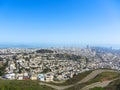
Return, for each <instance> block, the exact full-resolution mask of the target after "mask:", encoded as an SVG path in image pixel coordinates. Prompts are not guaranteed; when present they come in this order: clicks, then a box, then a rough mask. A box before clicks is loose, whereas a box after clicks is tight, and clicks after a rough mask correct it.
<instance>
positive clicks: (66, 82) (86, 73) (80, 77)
mask: <svg viewBox="0 0 120 90" xmlns="http://www.w3.org/2000/svg"><path fill="white" fill-rule="evenodd" d="M91 72H92V71H86V72H83V73H80V74H78V75H76V76H74V77H73V78H71V79H68V80H66V81H65V82H63V83H53V82H50V83H49V84H52V85H57V86H63V85H64V86H65V85H70V84H75V83H77V82H79V81H81V80H82V79H83V78H84V77H86V76H87V75H89V74H90V73H91Z"/></svg>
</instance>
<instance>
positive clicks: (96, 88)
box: [90, 87, 105, 90]
mask: <svg viewBox="0 0 120 90" xmlns="http://www.w3.org/2000/svg"><path fill="white" fill-rule="evenodd" d="M90 90H105V89H104V88H102V87H94V88H92V89H90Z"/></svg>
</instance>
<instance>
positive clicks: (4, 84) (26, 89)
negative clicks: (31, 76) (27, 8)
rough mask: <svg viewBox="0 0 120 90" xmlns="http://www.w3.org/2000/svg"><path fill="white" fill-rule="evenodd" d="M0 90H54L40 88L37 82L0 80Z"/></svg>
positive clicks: (45, 87)
mask: <svg viewBox="0 0 120 90" xmlns="http://www.w3.org/2000/svg"><path fill="white" fill-rule="evenodd" d="M0 90H54V89H52V88H50V87H47V86H40V85H39V82H38V81H31V80H26V81H25V80H22V81H19V80H0Z"/></svg>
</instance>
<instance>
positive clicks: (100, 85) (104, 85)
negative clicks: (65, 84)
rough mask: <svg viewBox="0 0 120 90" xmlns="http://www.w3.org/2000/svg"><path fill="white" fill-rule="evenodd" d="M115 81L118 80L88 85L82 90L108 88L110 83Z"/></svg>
mask: <svg viewBox="0 0 120 90" xmlns="http://www.w3.org/2000/svg"><path fill="white" fill-rule="evenodd" d="M114 80H116V79H113V80H108V81H103V82H96V83H92V84H90V85H87V86H85V87H83V88H82V89H80V90H89V89H91V88H94V87H106V86H107V85H108V84H109V83H110V82H112V81H114Z"/></svg>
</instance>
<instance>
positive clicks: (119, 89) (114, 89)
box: [105, 79, 120, 90]
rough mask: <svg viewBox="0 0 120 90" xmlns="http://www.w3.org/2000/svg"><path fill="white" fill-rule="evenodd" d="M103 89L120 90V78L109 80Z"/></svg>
mask: <svg viewBox="0 0 120 90" xmlns="http://www.w3.org/2000/svg"><path fill="white" fill-rule="evenodd" d="M105 90H120V79H117V80H115V81H113V82H111V83H110V84H109V85H108V86H107V87H105Z"/></svg>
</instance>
